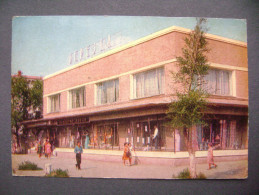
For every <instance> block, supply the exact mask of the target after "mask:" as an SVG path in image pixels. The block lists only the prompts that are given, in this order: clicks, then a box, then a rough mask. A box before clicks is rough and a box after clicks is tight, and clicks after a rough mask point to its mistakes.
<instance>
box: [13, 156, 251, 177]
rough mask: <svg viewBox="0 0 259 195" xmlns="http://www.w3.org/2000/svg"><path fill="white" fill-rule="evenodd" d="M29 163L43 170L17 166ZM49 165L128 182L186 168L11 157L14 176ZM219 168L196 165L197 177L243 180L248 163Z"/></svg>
mask: <svg viewBox="0 0 259 195" xmlns="http://www.w3.org/2000/svg"><path fill="white" fill-rule="evenodd" d="M27 160H28V161H31V162H33V163H35V164H37V165H38V166H39V167H41V168H42V169H43V170H42V171H20V170H18V165H19V164H20V163H22V162H24V161H27ZM47 163H51V165H52V168H51V169H52V170H53V169H58V168H61V169H62V170H68V174H69V176H70V177H85V178H131V179H134V178H136V179H172V176H173V175H175V176H176V175H178V173H179V172H181V171H182V170H183V169H185V168H188V166H169V165H154V164H152V165H146V164H141V163H140V164H138V165H132V166H127V165H126V166H124V165H123V163H122V162H121V163H118V162H103V161H93V160H85V159H82V164H81V170H77V169H76V167H75V164H76V160H75V159H73V158H62V157H54V156H52V157H51V158H50V159H46V158H45V157H41V159H39V157H38V156H37V155H36V154H35V153H34V154H26V155H12V168H13V171H14V175H17V176H44V175H45V172H44V168H45V164H47ZM215 163H216V164H217V165H218V167H217V168H212V169H211V170H207V168H208V165H207V164H197V166H196V169H197V174H198V173H200V172H202V173H204V174H205V176H206V177H207V179H238V178H246V177H247V170H248V162H247V160H240V161H228V162H215Z"/></svg>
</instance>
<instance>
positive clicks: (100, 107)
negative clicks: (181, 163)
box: [24, 27, 248, 156]
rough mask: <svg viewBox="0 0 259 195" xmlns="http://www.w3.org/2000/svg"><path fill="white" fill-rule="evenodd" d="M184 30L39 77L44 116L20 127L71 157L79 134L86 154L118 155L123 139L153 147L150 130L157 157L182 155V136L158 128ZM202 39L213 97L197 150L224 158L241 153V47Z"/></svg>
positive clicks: (244, 143)
mask: <svg viewBox="0 0 259 195" xmlns="http://www.w3.org/2000/svg"><path fill="white" fill-rule="evenodd" d="M189 32H190V30H189V29H184V28H180V27H170V28H167V29H165V30H162V31H159V32H156V33H154V34H151V35H149V36H147V37H144V38H142V39H139V40H136V41H133V42H131V43H129V44H126V45H124V46H121V47H119V48H116V49H113V50H110V51H107V52H105V53H102V54H100V55H98V56H95V57H93V58H91V59H88V60H86V61H84V62H81V63H79V64H76V65H73V66H71V67H68V68H66V69H64V70H61V71H59V72H57V73H54V74H51V75H48V76H46V77H44V78H43V82H44V90H43V94H44V95H43V119H40V120H33V121H27V122H25V123H24V124H25V125H26V127H27V128H31V129H38V131H41V132H42V134H43V136H45V137H53V138H54V139H56V140H57V141H56V146H57V147H58V148H59V150H60V151H64V152H65V151H70V152H72V150H69V149H67V148H73V147H74V146H75V143H76V141H78V140H79V141H80V142H82V144H83V146H84V143H85V138H86V133H88V134H89V136H90V143H89V147H90V148H91V149H93V151H98V150H99V149H105V150H121V149H122V148H123V144H124V142H131V143H133V145H134V146H135V149H136V150H142V151H146V150H149V151H150V150H154V149H155V147H154V142H153V141H152V135H153V134H154V126H155V125H156V126H158V130H159V131H158V148H159V150H160V151H161V155H162V153H163V152H167V151H175V152H177V151H186V146H185V144H184V138H183V135H182V133H181V131H178V130H176V131H175V130H173V129H171V128H170V127H168V126H166V125H165V123H166V122H167V119H166V110H167V107H168V105H169V103H170V102H171V101H174V100H175V96H172V95H171V94H174V93H175V90H176V89H178V88H179V86H174V85H173V84H172V79H171V75H170V71H172V70H175V69H176V66H175V63H176V56H180V55H181V54H182V53H181V52H182V51H181V49H182V48H183V46H184V41H183V39H184V37H185V36H186V35H187V34H188V33H189ZM206 38H207V41H208V43H209V48H210V49H211V50H210V53H209V54H208V59H209V63H210V65H211V70H210V72H209V74H208V75H207V76H206V80H207V81H208V84H207V85H206V87H208V89H209V90H210V92H211V94H212V95H211V96H210V97H209V99H208V100H209V102H210V109H209V111H208V112H207V113H206V116H205V119H206V121H207V122H208V124H209V125H208V126H197V127H196V131H197V135H196V136H197V144H196V145H197V149H198V150H200V151H202V150H207V144H208V142H212V143H214V144H216V143H219V144H220V145H221V147H220V150H222V151H226V152H225V153H224V152H223V153H221V154H222V155H223V156H224V155H229V153H228V152H227V151H229V150H231V151H233V150H236V151H238V152H236V153H235V152H232V153H231V155H232V154H233V155H234V154H236V155H239V154H240V151H241V153H242V154H245V155H247V148H248V65H247V44H246V43H244V42H240V41H236V40H231V39H227V38H224V37H220V36H216V35H212V34H206ZM62 148H63V150H62ZM93 153H95V152H93ZM96 153H98V152H96ZM115 153H116V152H115ZM115 153H114V155H115ZM109 154H113V153H109ZM147 154H148V153H147ZM143 155H145V154H143ZM152 155H153V154H152ZM156 155H158V156H159V153H156ZM168 155H169V154H168ZM201 155H203V153H201ZM146 156H148V155H146ZM162 156H163V155H162Z"/></svg>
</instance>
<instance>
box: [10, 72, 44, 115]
mask: <svg viewBox="0 0 259 195" xmlns="http://www.w3.org/2000/svg"><path fill="white" fill-rule="evenodd" d="M20 76H22V77H24V78H25V79H26V80H27V81H28V82H29V87H30V88H32V86H33V82H35V81H36V80H43V78H42V77H39V76H28V75H23V74H22V71H20V70H19V71H18V72H17V74H15V75H12V77H20ZM42 110H43V107H42V106H41V107H40V108H37V109H36V110H34V109H33V108H32V107H30V108H28V115H29V116H28V118H29V119H39V118H42Z"/></svg>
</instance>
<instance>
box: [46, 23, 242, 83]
mask: <svg viewBox="0 0 259 195" xmlns="http://www.w3.org/2000/svg"><path fill="white" fill-rule="evenodd" d="M191 31H192V30H191V29H186V28H182V27H178V26H171V27H169V28H166V29H163V30H161V31H158V32H155V33H152V34H150V35H148V36H145V37H143V38H140V39H138V40H135V41H132V42H130V43H128V44H125V45H122V46H120V47H117V48H114V49H111V50H109V51H107V52H104V53H101V54H99V55H97V56H94V57H93V58H90V59H87V60H85V61H82V62H80V63H77V64H74V65H72V66H70V67H67V68H65V69H62V70H60V71H57V72H55V73H53V74H49V75H47V76H45V77H43V80H46V79H48V78H51V77H54V76H56V75H59V74H61V73H64V72H67V71H69V70H72V69H75V68H77V67H80V66H83V65H86V64H88V63H90V62H93V61H96V60H99V59H101V58H104V57H107V56H109V55H112V54H115V53H118V52H121V51H123V50H126V49H128V48H131V47H134V46H136V45H139V44H141V43H144V42H147V41H150V40H152V39H155V38H157V37H160V36H163V35H166V34H169V33H171V32H180V33H185V34H188V33H190V32H191ZM205 37H206V38H208V39H212V40H216V41H221V42H225V43H230V44H233V45H238V46H242V47H247V43H246V42H242V41H237V40H234V39H229V38H225V37H221V36H218V35H213V34H209V33H206V34H205Z"/></svg>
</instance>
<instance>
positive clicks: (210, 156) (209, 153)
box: [207, 143, 219, 169]
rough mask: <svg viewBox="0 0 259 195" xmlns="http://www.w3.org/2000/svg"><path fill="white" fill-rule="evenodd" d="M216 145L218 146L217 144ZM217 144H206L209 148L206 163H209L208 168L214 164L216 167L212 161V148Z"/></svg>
mask: <svg viewBox="0 0 259 195" xmlns="http://www.w3.org/2000/svg"><path fill="white" fill-rule="evenodd" d="M217 146H219V145H217ZM217 146H215V147H212V143H209V144H208V147H209V149H208V157H207V162H208V164H209V169H211V165H214V167H215V168H216V167H217V165H216V164H215V163H214V159H213V150H214V149H215V148H216V147H217Z"/></svg>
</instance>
